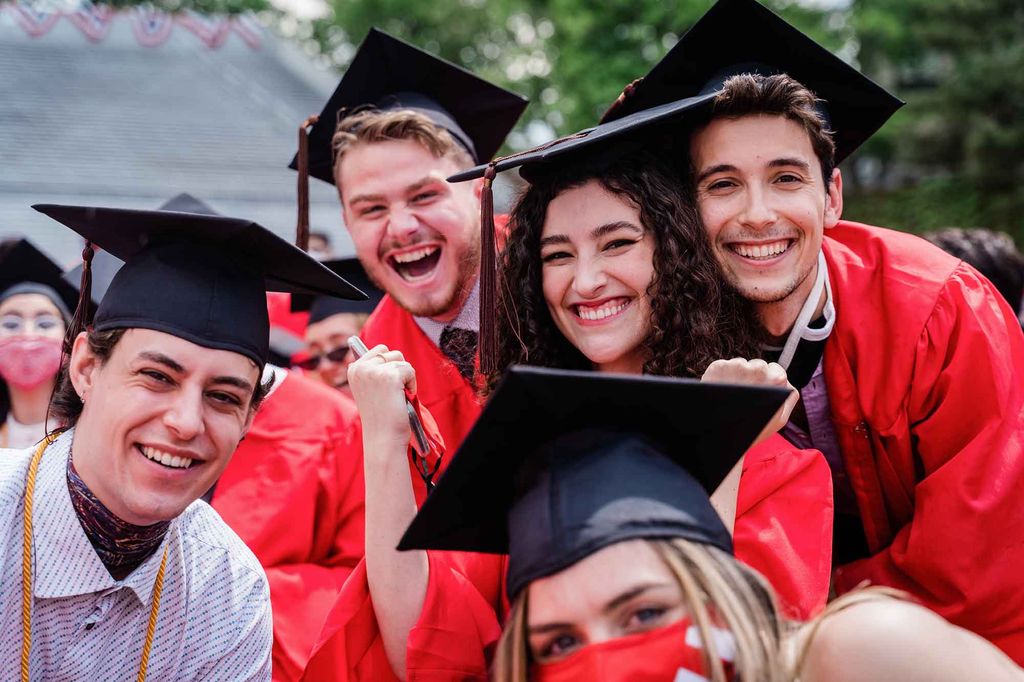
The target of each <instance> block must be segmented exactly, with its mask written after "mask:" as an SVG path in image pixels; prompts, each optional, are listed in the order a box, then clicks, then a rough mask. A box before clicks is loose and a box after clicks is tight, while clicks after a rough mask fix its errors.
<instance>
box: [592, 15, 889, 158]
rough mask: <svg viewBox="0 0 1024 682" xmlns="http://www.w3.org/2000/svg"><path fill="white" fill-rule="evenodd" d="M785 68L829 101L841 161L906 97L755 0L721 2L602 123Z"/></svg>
mask: <svg viewBox="0 0 1024 682" xmlns="http://www.w3.org/2000/svg"><path fill="white" fill-rule="evenodd" d="M750 72H755V73H761V74H762V75H771V74H773V73H786V74H788V75H789V76H791V77H793V78H794V79H796V80H797V81H799V82H800V83H802V84H803V85H804V86H806V87H807V88H808V89H810V90H811V91H812V92H814V94H815V95H817V96H818V98H819V99H822V100H824V109H825V113H826V116H827V118H828V121H829V125H830V127H831V129H832V131H833V139H834V140H835V144H836V158H835V161H836V163H839V162H840V161H842V160H843V159H845V158H846V157H847V156H849V155H850V154H851V153H852V152H853V151H854V150H855V149H857V147H859V146H860V145H861V144H862V143H863V142H864V141H865V140H866V139H868V138H869V137H871V135H873V134H874V133H875V131H877V130H878V129H879V128H881V127H882V124H884V123H885V122H886V121H887V120H888V119H889V117H890V116H892V115H893V113H895V112H896V110H897V109H899V108H900V107H901V106H903V102H902V101H901V100H899V99H898V98H896V97H894V96H893V95H891V94H890V93H889V92H887V91H886V90H885V89H884V88H882V87H881V86H879V85H878V84H876V83H875V82H874V81H872V80H871V79H870V78H868V77H867V76H865V75H864V74H862V73H860V72H859V71H857V70H856V69H855V68H853V67H852V66H850V65H849V64H847V63H846V62H844V61H843V60H842V59H840V58H839V57H837V56H835V55H834V54H832V53H831V52H829V51H828V50H827V49H825V48H824V47H822V46H821V45H819V44H818V43H816V42H814V40H812V39H811V38H809V37H808V36H806V35H804V34H803V33H802V32H801V31H800V30H798V29H797V28H796V27H794V26H792V25H790V24H789V23H787V22H786V21H785V20H783V19H782V18H781V17H779V16H778V15H777V14H775V13H774V12H772V11H771V10H770V9H768V8H767V7H764V6H763V5H761V4H760V3H758V2H756V0H718V2H717V3H715V5H714V6H713V7H712V8H711V9H710V10H708V11H707V13H706V14H705V15H704V16H703V17H701V18H700V20H699V21H697V23H696V24H694V25H693V27H692V28H691V29H690V30H689V31H687V32H686V34H685V35H683V37H682V38H680V39H679V42H677V43H676V45H675V46H674V47H673V48H672V49H671V50H669V52H668V54H667V55H665V57H664V58H663V59H662V60H661V61H660V62H658V63H657V64H656V65H655V66H654V68H652V69H651V71H650V73H648V74H647V75H646V76H644V77H643V78H642V79H640V80H639V81H638V82H634V83H633V84H631V85H630V86H628V87H627V89H626V91H625V92H624V93H623V96H621V97H620V98H619V100H618V101H617V102H616V103H615V104H613V105H612V107H611V108H610V109H609V110H608V112H607V113H606V114H605V115H604V118H603V119H602V121H603V122H604V121H611V120H615V119H618V118H622V117H625V116H629V115H630V114H633V113H635V112H637V111H641V110H644V109H649V108H651V107H656V106H658V105H661V104H664V103H666V102H670V101H673V100H678V99H679V98H681V97H692V96H694V95H697V94H698V93H702V92H714V91H718V90H720V89H721V86H722V84H724V82H725V80H726V79H727V78H729V77H730V76H733V75H736V74H738V73H750Z"/></svg>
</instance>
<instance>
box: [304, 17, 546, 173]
mask: <svg viewBox="0 0 1024 682" xmlns="http://www.w3.org/2000/svg"><path fill="white" fill-rule="evenodd" d="M526 104H527V100H526V99H525V98H524V97H521V96H519V95H517V94H515V93H513V92H509V91H508V90H505V89H503V88H500V87H498V86H496V85H493V84H492V83H489V82H487V81H485V80H484V79H482V78H480V77H478V76H475V75H473V74H472V73H470V72H469V71H466V70H465V69H463V68H460V67H458V66H455V65H454V64H451V63H450V62H447V61H444V60H443V59H439V58H437V57H435V56H434V55H432V54H430V53H429V52H425V51H423V50H421V49H419V48H418V47H415V46H413V45H410V44H409V43H407V42H405V41H402V40H399V39H398V38H395V37H393V36H391V35H388V34H387V33H384V32H383V31H381V30H379V29H377V28H372V29H370V32H369V33H368V34H367V36H366V38H365V39H364V40H363V43H362V45H360V46H359V50H358V52H356V56H355V57H354V58H353V59H352V63H351V64H350V65H349V67H348V69H347V70H346V71H345V75H344V76H343V77H342V79H341V83H339V84H338V87H337V89H336V90H335V91H334V94H332V95H331V97H330V99H329V100H327V105H326V106H325V107H324V109H323V111H322V112H320V116H319V120H318V121H317V122H316V123H315V124H314V125H313V127H312V129H311V130H310V131H309V174H310V175H312V176H313V177H316V178H319V179H321V180H323V181H324V182H329V183H331V184H334V172H333V165H334V164H333V161H334V158H333V152H332V149H331V138H332V137H333V135H334V129H335V127H336V126H337V124H338V119H339V112H341V113H340V115H341V116H344V113H345V112H349V113H351V111H352V110H354V109H356V108H358V107H365V106H368V105H369V106H375V107H377V108H378V109H382V110H387V109H413V110H416V111H419V112H421V113H423V114H426V115H427V116H428V117H429V118H430V119H431V120H432V121H433V122H434V123H436V124H437V125H438V126H440V127H442V128H444V129H445V130H447V131H448V132H449V133H451V134H452V136H453V137H454V138H455V139H456V141H458V142H459V143H460V144H461V145H462V146H463V147H465V148H466V150H467V151H468V152H469V154H470V156H471V157H473V159H474V160H475V161H476V162H478V163H479V162H481V161H486V160H488V159H490V158H491V157H492V156H494V154H495V153H496V152H497V151H498V149H499V148H500V147H501V144H502V142H503V141H504V140H505V136H506V135H508V133H509V131H511V130H512V126H514V125H515V124H516V121H518V120H519V116H520V115H521V114H522V113H523V110H524V109H525V108H526ZM290 167H291V168H295V169H297V168H298V155H296V157H295V158H294V159H292V162H291V165H290Z"/></svg>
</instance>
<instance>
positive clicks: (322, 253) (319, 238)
mask: <svg viewBox="0 0 1024 682" xmlns="http://www.w3.org/2000/svg"><path fill="white" fill-rule="evenodd" d="M306 253H308V254H309V255H310V256H312V257H313V258H316V259H317V260H318V261H320V262H323V261H327V260H330V259H332V258H334V247H332V246H331V236H330V235H329V234H327V233H326V232H319V231H314V232H310V233H309V245H308V248H307V249H306Z"/></svg>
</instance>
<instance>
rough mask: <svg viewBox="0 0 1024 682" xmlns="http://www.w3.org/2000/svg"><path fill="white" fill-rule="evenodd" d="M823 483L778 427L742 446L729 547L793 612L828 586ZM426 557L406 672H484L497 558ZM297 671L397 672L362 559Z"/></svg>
mask: <svg viewBox="0 0 1024 682" xmlns="http://www.w3.org/2000/svg"><path fill="white" fill-rule="evenodd" d="M413 324H415V322H413ZM417 384H418V385H419V381H417ZM438 421H440V420H438ZM412 480H413V483H414V488H415V491H416V496H417V501H418V502H419V503H420V504H422V502H423V499H424V497H425V489H424V487H423V486H422V484H421V483H420V481H419V477H418V476H416V475H415V474H414V473H413V474H412ZM831 492H832V488H831V474H830V472H829V469H828V465H827V464H826V463H825V460H824V458H823V457H822V456H821V453H819V452H817V451H816V450H798V449H795V448H793V447H792V446H791V445H790V444H789V443H787V442H786V441H785V440H784V439H783V438H781V437H780V436H777V435H776V436H773V437H771V438H769V439H768V440H766V441H765V442H764V443H762V444H760V445H759V446H757V447H755V448H752V449H751V450H750V451H749V452H748V453H747V456H746V459H745V461H744V467H743V475H742V476H741V479H740V489H739V496H738V499H737V517H736V524H735V544H736V554H737V556H738V557H739V558H740V559H741V560H742V561H744V562H746V563H747V564H749V565H751V566H753V567H754V568H756V569H758V570H759V571H760V572H761V573H762V574H764V575H765V576H766V577H767V578H768V580H769V581H770V582H771V583H772V584H773V585H774V586H775V588H776V590H777V591H778V593H779V594H780V597H781V600H782V602H783V604H784V608H785V609H786V611H787V612H788V613H789V614H790V615H792V616H794V617H798V618H807V617H809V616H811V615H813V614H814V613H816V612H817V611H819V610H820V609H821V608H822V607H823V606H824V604H825V600H826V597H827V594H828V584H829V571H830V566H831V549H832V514H833V509H832V494H831ZM427 556H428V562H429V566H430V578H429V581H428V586H427V594H426V598H425V601H424V608H423V611H422V613H421V615H420V619H419V621H418V622H417V624H416V626H415V627H414V628H413V630H412V631H411V632H410V635H409V640H408V649H407V670H406V676H407V679H409V680H437V681H438V682H440V681H441V680H445V681H447V680H453V679H474V680H475V679H479V680H486V679H487V669H488V665H489V661H490V659H491V654H492V652H493V649H494V647H495V645H496V644H497V640H498V637H499V636H500V634H501V626H502V622H503V619H504V616H505V614H506V613H507V611H508V603H507V600H506V599H505V585H504V580H505V568H506V566H505V557H503V556H495V555H484V554H469V553H459V552H428V553H427ZM303 679H304V680H311V681H312V680H327V679H336V680H394V679H396V678H395V677H394V675H393V674H392V672H391V669H390V667H389V665H388V662H387V657H386V655H385V652H384V647H383V643H382V640H381V639H380V636H379V631H378V629H377V623H376V619H375V616H374V612H373V603H372V601H371V598H370V591H369V585H368V583H367V578H366V569H365V562H360V564H359V566H358V567H357V568H356V570H355V572H354V573H353V574H352V577H351V578H350V579H349V580H348V581H347V582H346V584H345V586H344V588H343V589H342V593H341V595H340V596H339V598H338V601H337V603H336V604H335V606H334V609H333V610H332V612H331V615H330V616H329V617H328V619H327V624H326V626H325V628H324V631H323V633H322V635H321V640H320V642H319V643H318V644H317V647H316V650H315V652H314V654H313V656H312V657H311V659H310V662H309V665H308V667H307V669H306V673H305V675H304V677H303Z"/></svg>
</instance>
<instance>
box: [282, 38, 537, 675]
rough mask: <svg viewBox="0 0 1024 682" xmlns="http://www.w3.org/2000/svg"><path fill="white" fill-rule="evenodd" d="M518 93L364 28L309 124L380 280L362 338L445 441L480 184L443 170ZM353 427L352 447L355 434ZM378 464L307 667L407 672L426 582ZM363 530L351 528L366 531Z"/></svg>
mask: <svg viewBox="0 0 1024 682" xmlns="http://www.w3.org/2000/svg"><path fill="white" fill-rule="evenodd" d="M525 106H526V101H525V100H524V99H523V98H521V97H519V96H518V95H515V94H513V93H510V92H507V91H505V90H503V89H501V88H498V87H496V86H494V85H492V84H490V83H488V82H487V81H484V80H482V79H480V78H478V77H476V76H474V75H473V74H471V73H469V72H467V71H465V70H463V69H460V68H458V67H456V66H454V65H452V64H449V63H448V62H445V61H442V60H440V59H438V58H436V57H434V56H432V55H430V54H428V53H426V52H423V51H422V50H419V49H417V48H415V47H413V46H411V45H409V44H407V43H404V42H402V41H400V40H397V39H395V38H393V37H391V36H389V35H387V34H385V33H383V32H381V31H378V30H376V29H374V30H372V31H370V33H369V35H368V36H367V37H366V39H365V40H364V41H363V44H362V45H361V46H360V48H359V51H358V53H357V54H356V56H355V58H354V59H353V61H352V64H351V65H350V66H349V68H348V71H347V72H346V73H345V76H344V77H343V78H342V81H341V83H340V84H339V85H338V88H337V90H336V91H335V92H334V94H333V95H332V96H331V98H330V100H329V101H328V102H327V105H326V106H325V107H324V110H323V111H322V112H321V113H320V116H319V120H318V122H317V123H316V124H315V125H314V126H313V128H312V129H311V130H310V132H309V159H308V171H309V174H310V175H313V176H314V177H317V178H319V179H321V180H324V181H326V182H329V183H332V184H334V185H335V186H336V187H337V190H338V198H339V200H340V202H341V209H342V215H343V217H344V219H345V225H346V227H347V229H348V231H349V234H351V236H352V241H353V242H354V244H355V248H356V255H357V256H358V257H359V260H360V262H361V263H362V265H363V267H364V268H365V269H366V272H367V274H368V275H369V276H370V278H371V279H372V280H373V281H374V282H375V283H376V284H377V286H378V287H380V289H381V290H383V291H384V293H385V296H384V298H383V300H382V301H381V303H380V305H378V307H377V309H376V311H375V312H374V313H373V314H372V315H371V316H370V319H369V320H368V321H367V323H366V326H365V327H363V330H362V332H361V338H362V339H363V340H364V341H365V342H366V344H367V346H369V347H371V348H372V347H375V346H377V345H381V344H383V345H385V346H387V347H389V348H392V349H396V350H400V351H401V352H402V353H404V356H405V358H406V359H407V360H408V361H409V362H410V363H412V364H413V365H414V366H415V367H416V369H417V372H418V376H419V383H418V385H417V391H416V392H417V398H418V400H419V402H420V404H421V405H422V406H424V407H426V408H427V409H428V410H429V411H430V413H431V414H432V415H433V417H434V419H435V420H436V422H437V426H438V430H439V432H440V435H441V437H442V438H443V440H444V444H445V446H446V449H447V451H448V452H454V450H455V448H456V447H458V445H459V444H460V443H461V442H462V439H463V438H465V436H466V434H467V433H468V432H469V430H470V428H471V427H472V425H473V422H474V421H475V420H476V418H477V416H478V415H479V413H480V404H479V401H478V399H477V395H476V390H475V386H474V374H475V366H476V355H477V352H476V347H477V334H478V330H479V324H480V320H479V317H480V310H479V308H480V306H479V294H478V291H479V285H478V279H479V263H480V195H481V189H482V187H483V185H482V182H481V181H478V182H475V183H457V184H452V183H449V182H447V180H446V178H448V177H449V176H451V175H453V174H455V173H457V172H459V171H460V170H463V169H465V168H468V167H471V166H473V165H475V164H476V163H478V162H481V161H486V160H489V159H490V158H491V157H492V156H493V155H494V154H495V153H496V152H497V151H498V149H499V147H501V144H502V142H503V141H504V139H505V136H506V135H507V134H508V132H509V131H510V130H511V129H512V126H513V125H515V122H516V121H517V120H518V118H519V115H520V114H521V113H522V111H523V109H524V108H525ZM298 161H299V159H298V158H297V159H296V162H298ZM297 165H298V164H297ZM301 171H302V169H301V168H300V172H301ZM356 431H357V438H355V439H354V440H358V442H359V452H360V453H361V454H362V444H363V439H362V437H363V435H365V434H364V433H359V426H358V425H357V426H356ZM435 454H436V453H435ZM433 464H434V462H433V461H432V462H431V465H433ZM446 464H447V458H444V459H443V460H441V462H440V465H439V466H440V471H441V472H443V469H444V466H445V465H446ZM403 465H404V463H403ZM378 472H379V469H373V470H372V471H367V472H366V490H367V491H368V493H367V495H366V500H365V501H366V526H365V531H366V535H365V537H366V562H365V571H363V570H361V569H357V571H356V573H354V574H353V578H352V579H350V580H349V581H348V582H347V583H346V585H345V589H344V590H343V592H342V596H341V597H340V598H339V601H338V604H337V605H336V607H335V616H336V617H334V616H332V619H331V620H330V621H329V624H328V626H327V627H326V628H325V630H324V634H325V641H327V642H329V643H327V644H325V645H324V646H323V647H322V649H321V654H320V655H319V657H317V656H314V659H312V660H311V661H310V665H309V667H308V668H307V672H306V676H307V679H314V680H318V679H330V678H332V677H341V678H344V679H350V680H357V679H367V680H375V681H376V680H384V679H388V678H389V676H390V675H391V671H390V669H389V668H393V669H394V670H396V671H399V673H404V669H405V663H404V659H405V652H404V642H405V634H404V633H406V632H408V620H409V618H410V617H411V616H410V614H413V613H418V611H419V609H418V606H417V597H415V596H407V595H410V594H412V595H415V594H419V595H421V596H422V592H423V588H424V586H423V584H422V582H421V581H419V580H415V579H412V578H410V574H409V573H407V572H405V571H404V569H403V565H402V562H395V561H393V560H392V557H393V554H394V552H393V549H394V548H393V547H391V546H388V545H387V540H386V536H385V535H382V534H381V533H379V532H377V530H376V529H378V528H380V527H381V523H384V521H383V519H385V518H387V517H388V515H390V514H391V513H392V511H393V509H391V505H390V503H389V500H388V499H387V496H386V495H384V494H377V495H375V494H374V491H377V490H382V489H386V484H385V483H384V482H382V481H381V480H380V479H379V477H378V476H377V475H376V474H377V473H378ZM391 473H393V474H395V475H404V476H406V477H410V483H411V485H412V488H413V492H414V495H415V498H416V499H417V500H418V501H421V502H422V500H423V499H424V498H425V497H426V484H425V482H424V480H423V479H422V478H421V476H420V475H419V474H418V473H416V469H414V468H412V467H405V471H402V470H401V469H399V468H394V469H393V470H392V472H391ZM438 473H440V472H438ZM363 530H364V529H363V528H360V529H358V531H357V529H353V533H355V532H358V533H359V535H360V540H362V533H363ZM413 574H416V575H422V574H418V573H417V572H416V571H413ZM407 580H408V583H406V581H407ZM403 583H406V584H403ZM399 585H400V586H401V587H400V588H399V587H398V586H399ZM495 588H496V589H497V586H495ZM370 592H372V594H370ZM421 596H420V598H419V600H420V601H422V597H421ZM371 597H372V598H371ZM353 609H354V610H353ZM396 614H397V616H396ZM395 623H398V624H397V625H394V624H395ZM403 623H404V624H403ZM378 625H379V627H380V629H379V630H378V631H375V632H371V631H369V630H370V629H372V628H376V627H377V626H378ZM356 631H358V633H357V634H354V633H356ZM380 631H383V633H384V636H385V637H387V638H388V641H389V642H390V643H391V646H390V649H389V651H388V652H387V655H388V657H390V660H388V657H386V656H385V652H384V649H383V644H382V640H381V638H379V637H377V635H378V634H380ZM388 633H396V634H395V636H393V637H389V636H388ZM353 646H354V647H355V648H354V649H353V648H352V647H353Z"/></svg>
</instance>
